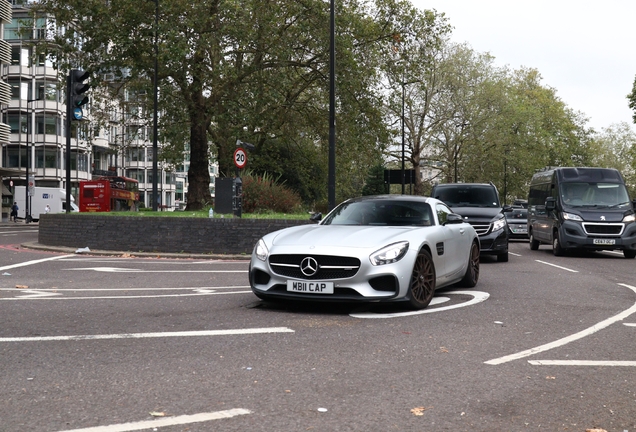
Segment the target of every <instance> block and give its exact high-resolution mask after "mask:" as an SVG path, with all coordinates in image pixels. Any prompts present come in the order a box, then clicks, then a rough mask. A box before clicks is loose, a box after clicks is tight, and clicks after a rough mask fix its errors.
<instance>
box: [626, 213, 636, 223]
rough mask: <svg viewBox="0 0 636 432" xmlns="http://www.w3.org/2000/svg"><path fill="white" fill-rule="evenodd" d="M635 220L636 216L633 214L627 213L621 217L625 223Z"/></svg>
mask: <svg viewBox="0 0 636 432" xmlns="http://www.w3.org/2000/svg"><path fill="white" fill-rule="evenodd" d="M635 220H636V216H634V214H633V213H632V214H628V215H627V216H625V217H624V218H623V222H625V223H630V222H634V221H635Z"/></svg>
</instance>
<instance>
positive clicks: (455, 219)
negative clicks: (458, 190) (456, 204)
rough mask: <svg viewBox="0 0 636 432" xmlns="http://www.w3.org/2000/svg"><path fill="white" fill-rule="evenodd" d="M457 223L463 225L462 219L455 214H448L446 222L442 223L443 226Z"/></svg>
mask: <svg viewBox="0 0 636 432" xmlns="http://www.w3.org/2000/svg"><path fill="white" fill-rule="evenodd" d="M458 223H464V219H462V217H461V216H460V215H458V214H457V213H449V214H448V216H446V222H445V223H444V225H448V224H458Z"/></svg>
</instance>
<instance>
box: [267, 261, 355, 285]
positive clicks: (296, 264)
mask: <svg viewBox="0 0 636 432" xmlns="http://www.w3.org/2000/svg"><path fill="white" fill-rule="evenodd" d="M306 258H313V259H314V260H316V261H315V262H316V263H317V271H316V273H315V274H313V275H310V276H308V275H306V274H304V273H303V272H302V271H301V263H302V262H303V260H305V259H306ZM269 265H270V267H271V268H272V271H273V272H274V273H275V274H277V275H279V276H283V277H289V278H294V279H307V280H332V279H345V278H350V277H353V276H355V274H356V273H357V272H358V270H359V269H360V260H359V259H358V258H353V257H340V256H331V255H272V256H270V257H269Z"/></svg>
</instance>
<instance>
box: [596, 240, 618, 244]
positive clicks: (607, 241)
mask: <svg viewBox="0 0 636 432" xmlns="http://www.w3.org/2000/svg"><path fill="white" fill-rule="evenodd" d="M594 244H595V245H613V244H616V240H614V239H594Z"/></svg>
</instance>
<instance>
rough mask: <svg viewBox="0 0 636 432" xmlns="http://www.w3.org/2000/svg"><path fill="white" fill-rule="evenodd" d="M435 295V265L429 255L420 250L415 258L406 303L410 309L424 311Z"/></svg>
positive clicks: (425, 251)
mask: <svg viewBox="0 0 636 432" xmlns="http://www.w3.org/2000/svg"><path fill="white" fill-rule="evenodd" d="M434 294H435V264H434V263H433V258H432V257H431V254H430V253H429V252H428V251H427V250H425V249H422V250H421V251H420V252H419V253H418V254H417V258H415V264H414V265H413V273H412V274H411V282H410V284H409V291H408V294H407V295H408V301H409V306H410V307H411V308H412V309H424V308H425V307H426V306H428V304H429V303H430V302H431V300H432V299H433V295H434Z"/></svg>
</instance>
